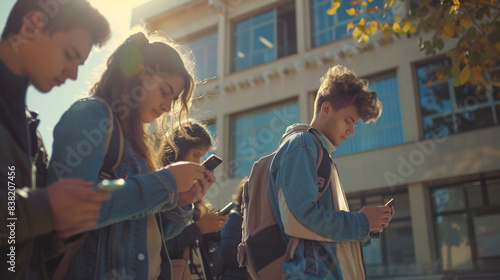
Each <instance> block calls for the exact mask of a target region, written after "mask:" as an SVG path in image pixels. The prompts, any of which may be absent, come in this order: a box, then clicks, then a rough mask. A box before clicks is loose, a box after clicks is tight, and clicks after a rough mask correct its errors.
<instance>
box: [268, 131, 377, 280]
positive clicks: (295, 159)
mask: <svg viewBox="0 0 500 280" xmlns="http://www.w3.org/2000/svg"><path fill="white" fill-rule="evenodd" d="M296 126H297V125H293V126H290V127H288V128H287V132H285V134H286V133H288V132H289V131H291V130H292V129H293V128H294V127H296ZM313 131H314V133H315V134H316V135H317V136H318V137H319V138H320V139H321V141H322V144H323V146H324V147H325V149H326V150H327V151H330V148H329V141H328V140H327V139H326V138H325V136H324V135H323V134H321V133H320V132H319V131H318V130H313ZM317 157H318V147H317V144H316V140H315V139H314V136H312V135H311V134H310V133H309V132H299V133H296V134H294V135H292V136H290V137H288V139H286V140H285V142H284V143H283V145H282V148H281V149H280V150H279V151H278V152H277V154H276V156H275V158H274V161H273V163H272V165H271V170H270V173H269V174H270V175H269V187H270V198H271V205H272V208H273V213H274V216H275V218H276V221H277V222H278V224H279V225H280V228H281V232H282V233H283V236H284V238H285V241H286V242H287V243H288V242H289V240H290V236H288V235H287V234H286V233H285V229H284V225H283V222H282V220H281V218H282V217H281V212H280V206H279V199H280V196H281V195H280V194H279V193H280V192H281V191H282V192H283V195H284V199H285V201H286V205H287V207H288V209H289V211H290V212H291V215H293V217H294V218H295V219H296V220H297V221H298V222H299V223H300V224H301V225H302V226H304V227H305V228H307V229H309V230H310V231H311V232H314V233H315V234H317V235H319V236H321V237H324V238H326V239H331V240H336V241H338V242H346V241H347V242H349V241H360V242H366V241H367V240H369V222H368V217H367V216H366V215H365V214H364V213H360V212H346V211H335V207H334V202H333V199H332V193H331V190H332V188H328V190H327V191H326V193H325V194H324V195H323V196H322V197H321V198H320V200H319V201H318V200H317V197H318V186H317V182H318V176H317V168H316V161H317ZM359 265H363V264H359ZM363 269H364V268H363ZM283 271H284V273H285V276H286V277H287V279H336V280H338V279H344V278H343V276H342V272H341V269H340V264H339V258H338V256H337V243H336V242H325V241H316V240H309V239H299V245H298V247H297V249H296V251H295V254H294V256H293V260H292V259H290V258H288V260H285V263H284V264H283Z"/></svg>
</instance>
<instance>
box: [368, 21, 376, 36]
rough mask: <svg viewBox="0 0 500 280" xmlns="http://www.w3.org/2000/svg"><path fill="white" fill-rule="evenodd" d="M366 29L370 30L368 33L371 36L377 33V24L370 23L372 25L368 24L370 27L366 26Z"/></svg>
mask: <svg viewBox="0 0 500 280" xmlns="http://www.w3.org/2000/svg"><path fill="white" fill-rule="evenodd" d="M368 28H369V29H370V32H371V33H372V34H375V33H377V24H373V23H372V24H370V25H369V26H368Z"/></svg>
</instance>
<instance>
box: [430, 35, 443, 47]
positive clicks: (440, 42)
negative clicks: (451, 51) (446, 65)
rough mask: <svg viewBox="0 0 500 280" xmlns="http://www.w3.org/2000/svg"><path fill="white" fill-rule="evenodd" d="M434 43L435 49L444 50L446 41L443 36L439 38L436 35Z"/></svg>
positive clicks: (433, 39)
mask: <svg viewBox="0 0 500 280" xmlns="http://www.w3.org/2000/svg"><path fill="white" fill-rule="evenodd" d="M432 44H433V45H434V48H435V49H438V50H442V49H443V48H444V41H443V39H441V38H439V37H437V36H434V37H433V38H432Z"/></svg>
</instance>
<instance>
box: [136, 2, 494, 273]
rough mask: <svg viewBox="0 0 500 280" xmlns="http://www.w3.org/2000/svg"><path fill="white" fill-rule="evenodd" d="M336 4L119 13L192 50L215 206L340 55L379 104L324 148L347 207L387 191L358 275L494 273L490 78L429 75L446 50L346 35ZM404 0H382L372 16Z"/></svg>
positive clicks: (198, 5) (216, 5)
mask: <svg viewBox="0 0 500 280" xmlns="http://www.w3.org/2000/svg"><path fill="white" fill-rule="evenodd" d="M343 2H344V3H343V4H342V7H341V8H339V10H338V14H337V15H335V16H330V15H328V14H327V13H326V11H327V9H328V8H329V7H330V5H331V0H252V1H250V0H246V1H245V0H152V1H150V2H148V3H146V4H144V5H142V6H139V7H137V8H135V9H134V11H133V19H132V23H133V24H136V23H139V22H141V21H143V22H146V23H147V25H148V26H149V27H150V28H151V29H154V30H161V31H163V32H165V33H166V34H168V36H170V37H171V38H172V39H174V40H176V41H178V42H183V43H185V44H187V45H188V46H189V47H190V48H191V49H192V50H193V54H194V56H195V58H196V69H197V75H198V77H199V78H200V79H201V80H204V83H202V84H200V86H199V87H198V89H197V92H196V94H195V100H194V103H193V107H194V108H193V117H196V118H198V119H200V120H202V121H204V122H206V123H207V124H209V125H210V129H211V130H212V131H213V133H214V135H216V139H217V147H216V153H217V154H218V155H219V156H221V157H222V158H223V159H224V163H223V166H222V167H219V168H218V169H217V170H216V176H217V179H218V182H217V185H215V186H214V187H212V189H211V190H210V191H209V193H208V195H207V197H208V199H209V200H210V201H211V202H212V203H213V204H215V205H216V206H218V207H222V206H223V205H224V204H226V203H227V202H228V201H229V199H230V197H231V195H232V193H233V192H234V190H235V188H236V186H237V185H238V183H239V182H240V180H241V179H242V178H243V177H244V176H246V175H248V174H249V173H250V170H251V167H252V164H253V162H254V161H255V160H257V159H258V158H260V157H261V156H263V155H266V154H268V153H271V152H272V151H273V150H274V149H276V147H277V146H278V142H279V139H280V137H281V135H282V133H283V132H284V131H285V128H286V126H288V125H289V124H292V123H295V122H303V123H309V122H310V120H311V118H312V115H313V106H312V104H313V101H314V97H315V93H316V91H317V89H318V87H319V79H320V77H321V76H322V75H323V74H324V73H325V72H326V70H327V69H328V68H329V67H331V66H333V65H335V64H342V65H345V66H347V67H348V68H350V69H353V70H354V71H355V72H356V73H357V74H358V75H359V76H361V77H364V78H366V79H368V80H369V81H370V87H371V88H372V89H374V90H375V91H376V92H377V95H378V96H379V98H380V100H381V101H382V104H383V114H382V117H381V118H380V119H379V121H378V122H377V123H376V124H369V125H366V124H363V123H360V124H358V126H357V128H356V130H355V135H354V136H351V137H350V138H349V139H348V140H347V141H345V142H344V143H343V144H342V145H341V146H339V147H338V149H337V150H338V151H336V152H335V153H334V154H333V156H334V161H335V163H336V164H337V166H338V169H339V172H340V176H341V178H342V184H343V186H344V189H345V191H346V195H347V197H348V200H349V204H350V208H351V210H352V211H357V210H359V209H360V208H361V207H362V206H363V205H380V204H382V203H384V202H385V201H387V200H389V199H390V198H392V197H394V198H395V201H396V203H395V207H396V215H395V217H394V220H393V221H392V222H391V225H390V227H389V228H387V229H386V230H385V231H384V232H383V234H382V237H381V238H380V239H378V240H373V242H372V244H371V246H369V247H366V248H365V249H364V256H365V263H366V267H367V270H368V275H369V279H500V126H499V124H500V91H499V89H498V88H497V89H493V90H483V91H479V90H476V89H475V88H474V87H467V86H462V87H457V88H454V87H453V86H452V84H451V82H450V81H439V80H438V79H436V76H435V75H434V74H435V73H434V70H433V68H432V66H433V65H442V64H446V63H449V62H448V61H447V60H446V58H445V56H444V52H445V51H446V48H445V49H444V50H443V52H442V53H439V54H437V55H436V56H432V57H429V56H426V55H425V54H424V53H423V52H421V51H420V50H419V46H418V36H424V37H425V36H427V35H426V34H419V35H417V36H411V37H406V36H400V37H397V36H393V37H391V38H383V37H382V36H380V37H375V38H372V39H371V41H370V43H368V44H358V43H356V42H355V41H354V40H353V39H352V38H351V36H350V35H349V34H348V32H347V24H348V23H349V21H350V20H351V19H352V18H351V17H349V16H348V15H347V14H345V12H344V11H345V9H348V8H349V5H350V4H349V3H350V1H347V0H344V1H343ZM381 2H382V1H381V0H375V1H373V2H371V3H369V5H381ZM408 2H409V1H396V4H395V5H394V7H393V8H392V9H393V10H392V13H390V14H388V15H386V19H388V20H390V19H391V17H392V16H394V15H397V14H402V13H405V12H406V11H407V10H408V8H409V5H410V4H408ZM380 20H384V19H383V18H380ZM448 48H449V46H448Z"/></svg>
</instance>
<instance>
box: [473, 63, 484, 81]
mask: <svg viewBox="0 0 500 280" xmlns="http://www.w3.org/2000/svg"><path fill="white" fill-rule="evenodd" d="M472 74H474V79H476V81H479V80H480V79H481V78H482V76H483V70H482V69H481V66H479V65H476V66H475V67H473V68H472Z"/></svg>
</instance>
